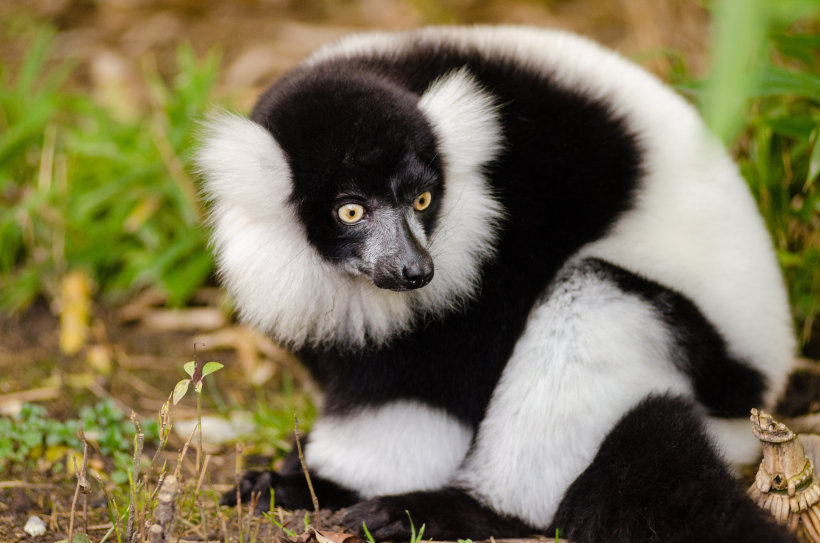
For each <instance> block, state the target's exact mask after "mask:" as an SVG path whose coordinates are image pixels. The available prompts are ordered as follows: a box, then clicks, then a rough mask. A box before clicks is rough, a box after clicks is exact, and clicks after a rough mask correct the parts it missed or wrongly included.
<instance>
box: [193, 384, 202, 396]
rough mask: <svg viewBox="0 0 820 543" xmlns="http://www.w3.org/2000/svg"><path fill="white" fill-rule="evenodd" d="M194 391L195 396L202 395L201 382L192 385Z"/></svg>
mask: <svg viewBox="0 0 820 543" xmlns="http://www.w3.org/2000/svg"><path fill="white" fill-rule="evenodd" d="M194 390H195V391H196V393H197V394H202V381H197V382H196V384H195V385H194Z"/></svg>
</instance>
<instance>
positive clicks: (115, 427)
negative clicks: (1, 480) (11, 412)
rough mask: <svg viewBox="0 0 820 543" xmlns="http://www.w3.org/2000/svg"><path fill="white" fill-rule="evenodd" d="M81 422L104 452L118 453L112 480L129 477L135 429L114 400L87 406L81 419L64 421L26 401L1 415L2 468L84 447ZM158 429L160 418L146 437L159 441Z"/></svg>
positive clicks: (148, 428) (148, 424)
mask: <svg viewBox="0 0 820 543" xmlns="http://www.w3.org/2000/svg"><path fill="white" fill-rule="evenodd" d="M80 422H82V425H83V428H85V429H86V431H85V434H86V437H87V438H88V439H90V440H91V441H93V442H95V443H96V444H97V445H98V446H99V449H100V452H101V453H102V454H103V455H106V456H113V457H114V464H115V467H116V469H115V471H114V472H113V473H112V474H111V478H112V480H113V481H114V482H116V483H123V482H125V481H126V480H128V476H127V466H128V465H129V464H130V457H129V455H128V453H127V451H128V450H129V447H130V441H131V439H132V438H133V437H134V434H135V430H134V426H133V425H132V424H131V423H130V421H128V419H127V418H126V417H125V415H124V414H123V412H122V411H121V410H120V409H119V408H117V406H116V405H114V403H113V402H112V401H110V400H104V401H101V402H99V403H97V404H96V405H95V406H93V407H83V408H82V409H81V410H80V419H79V420H75V419H74V420H68V421H66V422H60V421H58V420H54V419H51V418H48V417H47V414H46V410H45V409H44V408H43V407H41V406H39V405H31V404H24V405H23V407H22V409H21V410H20V413H18V414H17V415H16V416H15V417H12V418H6V417H3V418H0V468H3V467H5V465H6V464H7V463H8V462H12V463H30V462H32V461H34V460H37V459H38V458H40V457H43V456H45V457H46V458H47V459H49V460H51V461H53V460H56V459H58V458H60V457H62V456H64V455H65V454H66V453H67V452H68V451H69V450H79V449H81V448H82V443H81V442H80V439H79V438H78V437H77V435H78V431H79V429H80ZM158 429H159V426H158V424H157V423H156V422H146V424H145V439H146V440H147V441H148V442H151V443H155V442H156V441H157V440H158V438H159V433H158V432H159V430H158ZM61 465H62V464H60V463H55V464H54V465H53V467H52V469H55V470H58V471H59V470H60V469H61V468H60V467H58V466H61ZM123 468H124V471H123Z"/></svg>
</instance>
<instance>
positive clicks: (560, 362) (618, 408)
mask: <svg viewBox="0 0 820 543" xmlns="http://www.w3.org/2000/svg"><path fill="white" fill-rule="evenodd" d="M568 277H569V279H568V280H567V281H566V282H565V283H562V284H560V285H559V286H558V287H557V288H556V289H555V291H554V292H552V293H551V295H550V297H549V299H548V300H547V302H546V303H544V304H543V305H541V306H540V307H538V308H537V309H535V310H534V312H533V313H532V315H531V316H530V319H529V321H528V323H527V327H526V330H525V332H524V335H523V336H522V337H521V339H520V340H519V341H518V343H517V344H516V347H515V350H514V352H513V355H512V358H511V359H510V361H509V362H508V363H507V366H506V368H505V369H504V373H503V374H502V376H501V380H500V381H499V383H498V386H497V387H496V389H495V391H494V393H493V396H492V400H491V401H490V405H489V408H488V410H487V415H486V417H485V418H484V420H483V421H482V423H481V426H480V427H479V430H478V436H477V440H476V443H475V447H474V449H473V450H472V451H471V452H470V456H469V457H468V458H467V461H466V462H465V464H464V466H463V467H462V468H461V469H460V470H459V473H458V475H457V476H456V478H455V481H456V484H457V485H459V486H461V487H463V488H465V489H466V490H468V492H470V493H471V494H472V495H473V496H475V497H476V498H478V499H479V500H481V501H483V502H485V503H486V504H488V505H490V506H491V507H492V508H493V509H494V510H496V511H501V512H503V513H507V514H510V515H515V516H517V517H519V518H522V519H524V520H526V521H527V522H529V523H531V524H532V525H533V526H535V527H539V528H546V527H547V526H548V525H549V524H550V522H552V518H553V515H554V514H555V510H556V508H557V507H558V504H559V502H560V500H561V497H562V496H563V494H564V491H565V490H566V489H567V487H568V486H569V485H570V483H572V481H573V480H575V478H576V477H577V476H578V475H579V474H580V473H581V472H582V471H583V470H584V469H585V468H586V467H587V466H588V465H589V463H590V462H591V461H592V459H593V458H594V456H595V454H596V453H597V451H598V447H599V446H600V444H601V442H602V441H603V439H604V437H605V436H606V435H607V433H609V431H610V430H611V429H612V427H613V426H614V425H615V424H616V423H617V421H618V420H619V419H620V418H621V417H622V416H623V415H624V414H625V413H626V412H627V411H628V410H629V409H630V408H632V407H633V406H634V405H635V404H636V403H637V402H639V401H640V400H641V399H643V398H644V397H646V395H647V394H650V393H653V392H658V393H663V392H672V393H676V394H684V395H691V393H692V392H691V387H690V385H689V384H688V383H687V382H686V379H685V378H684V377H683V376H682V375H681V374H680V372H679V371H678V370H677V369H676V368H675V367H674V364H673V362H672V358H671V357H672V353H671V351H670V346H671V345H672V338H671V337H670V336H669V333H668V331H667V328H666V327H665V326H664V324H663V322H662V321H661V319H660V318H659V317H658V315H657V314H656V312H655V309H654V308H653V307H652V306H651V305H650V304H648V303H646V302H644V301H642V300H640V299H639V298H637V297H635V296H631V295H626V294H624V293H622V292H621V291H620V290H619V289H618V288H617V287H616V286H614V285H613V284H611V283H609V282H607V281H603V280H601V279H599V278H598V277H595V276H594V275H592V274H590V273H580V272H578V271H577V270H571V271H570V272H569V276H568Z"/></svg>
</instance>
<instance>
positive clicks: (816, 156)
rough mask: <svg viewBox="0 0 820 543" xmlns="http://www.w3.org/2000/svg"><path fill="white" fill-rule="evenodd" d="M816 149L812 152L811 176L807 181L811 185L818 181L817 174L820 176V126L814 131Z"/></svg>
mask: <svg viewBox="0 0 820 543" xmlns="http://www.w3.org/2000/svg"><path fill="white" fill-rule="evenodd" d="M813 135H814V137H813V138H812V139H813V140H814V149H813V150H812V152H811V159H809V176H808V178H807V179H806V183H807V184H809V185H810V184H811V183H812V182H813V181H814V180H815V179H817V174H820V126H818V127H817V128H815V129H814V134H813Z"/></svg>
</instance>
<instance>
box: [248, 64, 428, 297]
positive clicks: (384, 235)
mask: <svg viewBox="0 0 820 543" xmlns="http://www.w3.org/2000/svg"><path fill="white" fill-rule="evenodd" d="M295 79H296V80H295V81H294V77H293V76H292V77H291V78H289V79H288V80H285V81H283V82H282V83H281V84H280V85H277V86H276V87H274V88H273V89H271V91H270V92H269V93H268V94H267V95H266V96H264V97H263V98H262V99H261V100H260V102H259V104H258V105H257V106H256V108H255V110H254V112H253V114H252V116H251V118H252V119H253V120H254V121H256V122H257V123H259V124H260V125H262V126H264V127H265V128H267V129H268V131H269V132H270V133H271V134H272V135H273V137H274V138H275V140H276V141H277V142H278V143H279V145H280V147H281V148H282V151H283V152H284V154H285V156H286V157H287V161H288V165H289V167H290V171H291V175H292V179H291V182H292V185H293V189H292V192H291V194H290V197H289V202H290V203H291V204H292V205H293V207H294V209H295V211H296V213H297V215H298V217H299V220H300V222H301V223H302V224H303V225H304V226H305V233H306V235H307V238H308V240H309V241H310V243H311V244H312V245H313V246H314V247H315V248H316V250H317V251H318V252H319V254H320V255H321V256H322V257H324V258H325V259H326V260H327V261H328V262H329V263H331V264H333V265H336V266H338V267H340V268H344V269H345V270H346V271H348V272H349V273H351V274H354V275H355V274H361V275H364V276H367V277H369V278H370V279H371V280H372V281H373V284H374V285H375V286H376V287H378V288H382V289H389V290H395V291H404V290H412V289H416V288H421V287H424V286H425V285H427V284H428V283H429V282H430V281H431V280H432V278H433V271H434V263H433V258H432V256H431V255H430V252H429V250H428V245H429V241H428V240H429V238H430V236H431V234H432V233H433V231H434V229H435V227H436V222H437V218H438V215H439V212H440V210H441V199H442V197H443V196H444V183H443V172H442V161H441V158H440V156H439V154H438V152H437V145H436V138H435V135H434V134H433V131H432V128H431V126H430V124H429V122H428V121H427V120H426V119H425V118H424V116H423V114H422V113H421V111H420V110H419V108H418V102H419V97H418V96H417V95H414V94H411V93H409V92H407V91H406V90H404V89H402V88H400V87H398V86H396V85H394V84H392V83H391V82H389V81H388V80H386V79H384V78H383V77H377V76H374V75H371V74H369V73H367V72H364V73H359V72H353V73H349V72H341V73H340V72H339V71H338V70H334V69H331V68H330V67H324V69H321V68H320V69H317V70H313V71H309V72H308V73H307V74H302V75H301V76H300V77H297V78H295Z"/></svg>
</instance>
